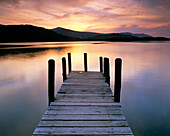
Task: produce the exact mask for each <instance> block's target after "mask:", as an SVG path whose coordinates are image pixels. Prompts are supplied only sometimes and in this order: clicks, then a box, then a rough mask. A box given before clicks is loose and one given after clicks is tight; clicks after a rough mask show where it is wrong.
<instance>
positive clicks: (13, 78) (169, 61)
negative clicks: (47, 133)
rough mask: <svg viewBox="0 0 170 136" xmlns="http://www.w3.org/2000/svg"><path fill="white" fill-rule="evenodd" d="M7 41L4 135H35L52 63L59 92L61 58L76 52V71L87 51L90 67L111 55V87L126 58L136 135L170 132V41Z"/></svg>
mask: <svg viewBox="0 0 170 136" xmlns="http://www.w3.org/2000/svg"><path fill="white" fill-rule="evenodd" d="M96 43H100V44H96ZM3 45H4V44H0V135H2V136H14V135H16V136H30V135H31V134H32V133H33V131H34V129H35V128H36V126H37V124H38V123H39V121H40V119H41V117H42V115H43V114H44V112H45V110H46V108H47V104H48V97H47V61H48V59H51V58H53V59H55V60H56V92H57V90H58V89H59V88H60V86H61V83H62V77H61V58H62V57H64V56H65V57H66V56H67V53H68V52H71V53H72V65H73V68H72V69H73V70H83V53H84V52H87V53H88V66H89V70H99V62H98V60H99V56H103V57H109V58H110V63H111V87H112V89H113V82H114V81H113V77H114V72H113V71H114V59H115V58H116V57H121V58H122V59H123V81H122V82H123V83H122V86H123V87H122V95H121V103H122V106H123V111H124V114H125V115H126V118H127V120H128V123H129V125H130V127H131V128H132V131H133V132H134V134H135V135H136V136H169V135H170V131H169V130H170V116H169V115H170V107H169V105H170V42H169V43H131V42H129V43H112V42H95V44H94V42H69V43H26V44H24V43H18V44H12V45H10V44H5V45H6V46H8V48H6V49H5V48H4V46H3ZM15 45H18V47H14V46H15ZM23 45H28V46H23ZM30 45H31V46H30ZM1 47H3V49H2V48H1ZM15 48H16V49H15ZM14 49H15V50H14Z"/></svg>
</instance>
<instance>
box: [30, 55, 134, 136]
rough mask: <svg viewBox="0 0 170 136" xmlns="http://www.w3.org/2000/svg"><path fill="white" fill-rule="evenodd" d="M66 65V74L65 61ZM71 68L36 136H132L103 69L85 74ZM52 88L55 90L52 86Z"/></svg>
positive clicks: (36, 131) (38, 127)
mask: <svg viewBox="0 0 170 136" xmlns="http://www.w3.org/2000/svg"><path fill="white" fill-rule="evenodd" d="M85 57H86V55H85ZM100 62H101V58H100ZM101 63H102V62H101ZM101 63H100V64H101ZM105 63H106V62H105ZM63 64H64V65H63V66H64V67H63V72H64V71H65V67H66V66H65V60H64V59H63ZM106 64H107V63H106ZM69 65H70V66H69V72H70V74H69V75H67V77H65V74H64V73H63V81H64V82H63V84H62V86H61V88H60V90H59V91H58V93H57V94H56V97H55V99H54V100H52V102H50V105H49V107H48V109H47V110H46V112H45V114H44V116H43V117H42V119H41V121H40V123H39V124H38V126H37V128H36V129H35V131H34V133H33V136H54V135H56V136H59V135H60V136H64V135H65V136H69V135H70V136H73V135H79V136H80V135H81V136H132V135H133V133H132V131H131V129H130V127H129V126H128V123H127V121H126V118H125V116H124V115H123V112H122V110H121V104H120V103H119V101H120V99H118V100H117V101H118V102H115V98H114V96H113V93H112V91H111V89H110V87H109V84H108V83H107V82H106V81H107V80H106V77H103V73H102V71H103V70H102V67H100V72H95V71H88V72H87V68H85V71H71V68H70V67H71V64H69ZM85 65H86V66H87V63H85ZM100 66H101V65H100ZM106 67H107V66H106ZM106 67H105V70H106ZM51 69H52V68H51ZM51 69H50V67H49V70H51ZM105 72H106V71H105ZM52 73H54V72H52ZM107 73H108V72H106V73H105V74H107ZM49 75H50V73H49ZM51 75H52V74H51ZM49 86H52V88H53V85H52V84H51V85H50V83H49ZM117 88H119V86H118V87H117ZM119 89H120V88H119ZM119 93H120V91H119ZM52 95H53V93H52ZM49 96H50V94H49ZM118 96H120V95H118ZM52 97H53V96H52Z"/></svg>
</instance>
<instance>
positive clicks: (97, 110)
mask: <svg viewBox="0 0 170 136" xmlns="http://www.w3.org/2000/svg"><path fill="white" fill-rule="evenodd" d="M52 107H54V106H52ZM67 107H68V106H67ZM45 114H122V111H121V109H120V108H117V109H111V108H94V107H87V108H84V107H83V108H80V107H78V108H73V107H72V109H70V108H69V109H66V108H63V107H62V108H58V109H57V108H49V109H48V110H46V112H45Z"/></svg>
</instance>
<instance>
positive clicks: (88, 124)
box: [38, 121, 128, 127]
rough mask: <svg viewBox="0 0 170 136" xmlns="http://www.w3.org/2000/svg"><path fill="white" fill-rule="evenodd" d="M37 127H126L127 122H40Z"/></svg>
mask: <svg viewBox="0 0 170 136" xmlns="http://www.w3.org/2000/svg"><path fill="white" fill-rule="evenodd" d="M38 126H39V127H45V126H47V127H59V126H62V127H72V126H74V127H128V123H127V121H40V123H39V125H38Z"/></svg>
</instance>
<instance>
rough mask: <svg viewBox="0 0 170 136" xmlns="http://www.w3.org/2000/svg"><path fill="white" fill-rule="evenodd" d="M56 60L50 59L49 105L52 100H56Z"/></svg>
mask: <svg viewBox="0 0 170 136" xmlns="http://www.w3.org/2000/svg"><path fill="white" fill-rule="evenodd" d="M54 75H55V61H54V60H53V59H50V60H49V61H48V105H50V103H51V102H54V93H55V90H54V88H55V85H54V81H55V76H54Z"/></svg>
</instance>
